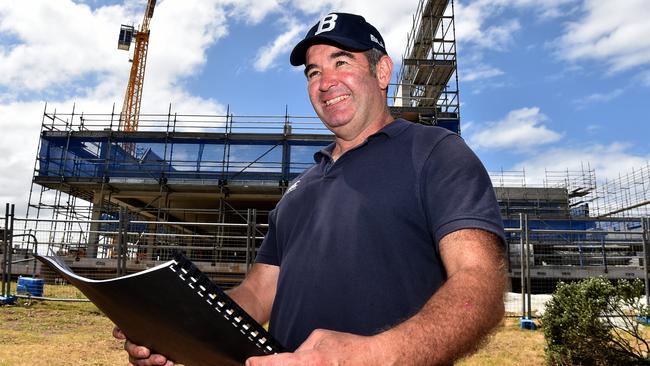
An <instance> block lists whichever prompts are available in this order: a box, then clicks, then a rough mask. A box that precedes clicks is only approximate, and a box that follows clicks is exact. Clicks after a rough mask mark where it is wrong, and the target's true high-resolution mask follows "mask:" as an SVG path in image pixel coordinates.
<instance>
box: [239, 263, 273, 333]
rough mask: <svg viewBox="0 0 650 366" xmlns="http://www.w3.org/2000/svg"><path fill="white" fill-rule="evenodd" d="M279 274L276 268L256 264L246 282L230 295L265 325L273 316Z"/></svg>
mask: <svg viewBox="0 0 650 366" xmlns="http://www.w3.org/2000/svg"><path fill="white" fill-rule="evenodd" d="M278 273H279V269H278V267H276V266H271V265H266V264H258V263H256V264H254V265H253V267H252V268H251V270H250V271H249V272H248V275H247V276H246V278H245V279H244V281H243V282H242V283H241V284H240V285H239V286H237V287H235V288H233V289H232V290H230V291H228V295H229V296H230V297H231V298H232V299H233V300H235V302H236V303H237V305H239V306H241V307H242V309H244V310H245V311H246V312H247V313H248V314H249V315H250V316H252V317H253V319H255V321H257V322H258V323H260V324H264V323H266V322H268V321H269V318H270V316H271V307H272V306H273V299H274V298H275V288H276V286H277V279H278Z"/></svg>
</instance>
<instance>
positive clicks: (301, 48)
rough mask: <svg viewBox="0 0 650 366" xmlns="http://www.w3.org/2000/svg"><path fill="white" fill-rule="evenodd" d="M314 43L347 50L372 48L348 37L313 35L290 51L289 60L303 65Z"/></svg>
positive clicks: (294, 64) (295, 64)
mask: <svg viewBox="0 0 650 366" xmlns="http://www.w3.org/2000/svg"><path fill="white" fill-rule="evenodd" d="M315 44H329V45H332V46H337V47H339V48H341V49H344V50H348V51H367V50H369V49H371V48H372V46H369V45H367V44H362V43H360V42H355V41H353V40H350V39H349V38H344V37H336V36H314V37H310V38H308V39H303V40H302V41H300V42H298V44H297V45H296V46H295V47H294V48H293V51H291V56H290V58H289V61H290V62H291V64H292V65H293V66H300V65H304V64H305V62H306V61H307V50H308V49H309V47H311V46H313V45H315Z"/></svg>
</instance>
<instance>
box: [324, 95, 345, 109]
mask: <svg viewBox="0 0 650 366" xmlns="http://www.w3.org/2000/svg"><path fill="white" fill-rule="evenodd" d="M349 97H350V96H349V95H347V94H346V95H341V96H340V97H336V98H332V99H329V100H326V101H325V106H327V107H329V106H331V105H334V104H336V103H338V102H340V101H343V100H345V99H348V98H349Z"/></svg>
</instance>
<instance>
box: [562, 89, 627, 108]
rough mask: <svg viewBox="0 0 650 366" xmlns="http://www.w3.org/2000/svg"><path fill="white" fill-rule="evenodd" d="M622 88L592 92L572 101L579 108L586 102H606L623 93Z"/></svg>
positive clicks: (585, 104)
mask: <svg viewBox="0 0 650 366" xmlns="http://www.w3.org/2000/svg"><path fill="white" fill-rule="evenodd" d="M623 92H624V90H623V89H622V88H618V89H614V90H612V91H610V92H608V93H593V94H590V95H588V96H586V97H583V98H579V99H576V100H574V101H573V102H574V103H575V104H577V105H578V107H580V108H584V107H585V106H587V105H588V104H593V103H607V102H609V101H612V100H614V99H616V98H618V97H620V96H621V95H623Z"/></svg>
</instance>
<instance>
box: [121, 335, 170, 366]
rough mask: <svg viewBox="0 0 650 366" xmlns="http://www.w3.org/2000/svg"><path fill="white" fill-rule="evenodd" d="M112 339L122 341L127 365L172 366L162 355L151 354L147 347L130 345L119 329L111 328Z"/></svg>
mask: <svg viewBox="0 0 650 366" xmlns="http://www.w3.org/2000/svg"><path fill="white" fill-rule="evenodd" d="M113 337H115V338H117V339H122V340H124V350H125V351H126V353H128V354H129V363H131V364H132V365H135V366H154V365H159V366H174V363H173V362H172V361H170V360H168V359H167V358H166V357H165V356H163V355H156V354H153V355H152V354H151V351H150V350H149V349H148V348H147V347H142V346H138V345H137V344H133V343H131V341H129V340H128V339H127V338H126V335H125V334H124V333H122V330H120V328H118V327H115V328H113Z"/></svg>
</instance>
